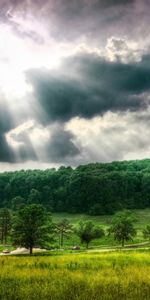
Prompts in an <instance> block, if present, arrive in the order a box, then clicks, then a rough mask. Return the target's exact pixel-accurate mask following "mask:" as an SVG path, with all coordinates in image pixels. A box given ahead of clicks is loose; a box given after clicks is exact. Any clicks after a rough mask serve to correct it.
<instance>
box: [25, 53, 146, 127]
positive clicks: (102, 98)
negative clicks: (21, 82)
mask: <svg viewBox="0 0 150 300" xmlns="http://www.w3.org/2000/svg"><path fill="white" fill-rule="evenodd" d="M149 66H150V58H149V57H144V58H143V59H142V61H141V62H138V63H133V64H124V63H121V62H109V61H106V60H104V59H102V58H101V57H99V56H97V55H95V54H82V55H76V56H74V57H71V58H68V59H66V60H65V62H64V63H63V65H62V69H61V70H60V69H59V70H58V72H57V71H54V70H53V71H46V70H30V71H28V72H27V77H28V80H29V82H30V83H31V84H32V85H33V88H34V93H35V97H36V98H37V100H38V102H39V104H40V106H41V115H40V116H39V119H41V120H42V122H43V123H44V122H45V123H49V122H53V121H63V122H66V121H68V120H70V119H72V118H73V117H83V118H88V119H90V118H93V117H94V116H98V115H103V114H104V113H106V112H108V111H112V112H115V111H128V110H130V111H136V110H140V109H141V110H144V109H145V108H146V107H147V105H148V103H147V101H146V99H144V97H143V93H146V92H149V90H150V68H149Z"/></svg>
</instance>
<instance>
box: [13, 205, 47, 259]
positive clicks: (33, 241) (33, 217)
mask: <svg viewBox="0 0 150 300" xmlns="http://www.w3.org/2000/svg"><path fill="white" fill-rule="evenodd" d="M47 222H48V214H47V212H46V211H45V208H44V207H43V206H42V205H40V204H30V205H27V206H25V207H23V208H22V209H20V210H19V211H18V213H17V215H16V216H15V218H14V224H13V233H12V235H13V241H14V243H15V244H16V245H19V246H23V247H26V248H28V249H30V254H32V251H33V247H34V246H42V245H43V243H44V242H45V241H46V240H47V238H48V223H47Z"/></svg>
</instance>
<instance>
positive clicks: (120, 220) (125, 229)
mask: <svg viewBox="0 0 150 300" xmlns="http://www.w3.org/2000/svg"><path fill="white" fill-rule="evenodd" d="M135 221H136V219H135V217H134V215H133V214H132V213H131V212H130V211H123V212H121V213H117V214H116V215H115V216H114V218H113V221H112V225H111V227H110V228H109V234H111V233H113V235H114V238H115V240H117V241H118V242H121V244H122V247H124V244H125V241H130V240H132V239H133V237H135V236H136V230H135V228H134V222H135Z"/></svg>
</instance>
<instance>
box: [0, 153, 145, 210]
mask: <svg viewBox="0 0 150 300" xmlns="http://www.w3.org/2000/svg"><path fill="white" fill-rule="evenodd" d="M19 202H20V203H19ZM29 203H30V204H33V203H35V204H38V203H40V204H42V205H44V207H46V209H48V210H50V211H51V212H68V213H88V214H92V215H97V214H98V215H100V214H113V213H115V212H116V211H118V210H123V209H138V208H139V209H141V208H146V207H150V160H148V159H147V160H141V161H124V162H113V163H105V164H102V163H95V164H88V165H83V166H79V167H77V168H75V169H72V168H71V167H60V168H59V169H58V170H55V169H47V170H45V171H42V170H27V171H23V170H22V171H16V172H5V173H1V174H0V207H1V208H2V207H7V208H9V209H14V210H17V209H19V208H20V207H21V206H22V205H25V204H29Z"/></svg>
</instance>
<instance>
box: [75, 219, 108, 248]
mask: <svg viewBox="0 0 150 300" xmlns="http://www.w3.org/2000/svg"><path fill="white" fill-rule="evenodd" d="M75 232H76V234H77V235H78V236H79V238H80V240H81V243H85V244H86V248H88V247H89V244H90V242H91V241H92V240H95V239H98V238H101V237H103V236H104V230H103V229H102V228H100V227H97V226H95V225H94V224H93V223H92V222H90V221H89V222H85V223H84V222H80V223H79V226H78V228H77V229H76V230H75Z"/></svg>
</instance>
